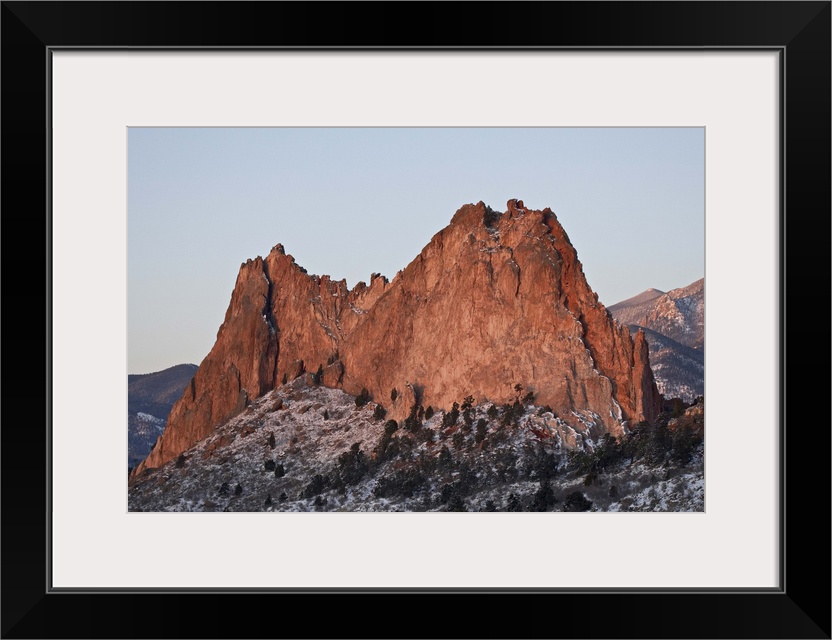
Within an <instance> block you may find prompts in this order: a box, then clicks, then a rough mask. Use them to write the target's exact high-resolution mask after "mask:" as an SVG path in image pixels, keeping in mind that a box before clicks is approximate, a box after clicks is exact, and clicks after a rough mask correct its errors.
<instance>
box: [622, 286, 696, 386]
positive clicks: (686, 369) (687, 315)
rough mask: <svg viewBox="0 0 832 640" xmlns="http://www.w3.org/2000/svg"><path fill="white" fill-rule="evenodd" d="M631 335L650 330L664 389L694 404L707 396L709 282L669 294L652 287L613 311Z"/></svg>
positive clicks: (656, 370) (652, 354)
mask: <svg viewBox="0 0 832 640" xmlns="http://www.w3.org/2000/svg"><path fill="white" fill-rule="evenodd" d="M609 311H610V313H611V314H612V315H613V317H615V319H616V320H618V321H619V322H621V323H622V324H626V325H627V326H628V327H629V329H630V331H632V332H636V331H639V330H643V331H644V335H645V338H646V340H647V343H648V344H649V345H650V364H651V367H652V369H653V374H654V375H655V377H656V384H657V385H658V388H659V391H660V392H661V393H662V394H664V395H665V396H666V397H668V398H670V397H677V398H682V399H683V400H686V401H688V402H690V401H692V400H693V399H694V398H696V397H698V396H701V395H703V394H704V393H705V353H704V344H705V280H704V279H702V280H697V281H696V282H694V283H693V284H690V285H688V286H687V287H682V288H679V289H673V290H672V291H668V292H667V293H664V292H662V291H659V290H658V289H648V290H647V291H644V292H642V293H640V294H639V295H637V296H634V297H632V298H629V299H628V300H624V301H623V302H619V303H617V304H614V305H612V306H611V307H609Z"/></svg>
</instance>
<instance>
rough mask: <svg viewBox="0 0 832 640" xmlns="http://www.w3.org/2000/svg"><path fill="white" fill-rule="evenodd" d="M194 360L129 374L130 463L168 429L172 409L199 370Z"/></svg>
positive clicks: (128, 437) (147, 450) (144, 452)
mask: <svg viewBox="0 0 832 640" xmlns="http://www.w3.org/2000/svg"><path fill="white" fill-rule="evenodd" d="M196 370H197V366H196V365H195V364H178V365H176V366H174V367H170V368H168V369H165V370H164V371H157V372H155V373H146V374H133V375H128V376H127V466H128V467H129V468H133V467H135V466H136V465H137V464H138V463H139V462H141V461H142V460H144V459H145V458H146V457H147V454H148V453H150V450H151V448H152V447H153V443H154V442H156V438H158V437H159V436H160V435H162V432H163V431H164V430H165V422H166V421H167V417H168V414H169V413H170V409H171V407H172V406H173V404H174V402H176V401H177V400H178V399H179V398H180V397H181V396H182V392H183V391H184V390H185V387H186V386H188V384H189V383H190V381H191V379H192V378H193V377H194V373H196Z"/></svg>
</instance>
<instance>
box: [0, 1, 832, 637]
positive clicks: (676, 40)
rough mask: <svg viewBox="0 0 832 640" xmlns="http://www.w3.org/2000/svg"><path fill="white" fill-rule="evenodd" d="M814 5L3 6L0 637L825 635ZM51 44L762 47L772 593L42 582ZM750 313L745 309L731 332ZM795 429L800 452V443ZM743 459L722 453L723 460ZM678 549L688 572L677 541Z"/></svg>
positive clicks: (823, 231)
mask: <svg viewBox="0 0 832 640" xmlns="http://www.w3.org/2000/svg"><path fill="white" fill-rule="evenodd" d="M830 15H831V14H830V2H828V1H825V2H644V3H642V2H574V3H573V2H550V3H482V4H479V3H459V4H457V3H395V4H394V3H389V4H388V3H370V4H366V5H365V4H363V3H333V4H325V3H282V2H277V3H272V2H89V3H87V2H2V13H0V20H1V21H2V23H1V26H2V32H0V45H1V46H2V80H1V81H2V87H1V88H2V156H1V159H2V170H3V171H2V195H1V196H0V197H1V198H2V200H0V204H1V205H2V211H3V222H4V223H5V225H4V226H5V227H6V228H5V231H6V233H5V234H4V235H3V247H2V248H3V252H2V265H3V273H2V298H3V303H4V307H5V313H3V316H2V336H3V340H4V346H5V347H6V350H5V354H4V358H3V360H2V380H3V385H2V399H3V405H2V409H3V412H2V417H3V423H2V427H3V428H2V430H0V444H2V450H0V451H1V454H2V467H1V468H0V473H2V484H1V485H0V491H2V501H1V502H0V508H2V516H3V518H2V542H1V545H2V546H1V547H0V552H2V562H1V563H0V575H1V580H2V605H1V606H2V610H1V611H0V613H2V629H0V631H1V632H2V637H4V638H34V637H37V638H59V637H60V638H75V637H84V638H99V637H110V638H114V637H138V638H154V637H202V638H213V637H267V636H268V637H271V636H284V637H287V636H294V637H350V636H362V637H439V636H448V637H454V636H460V637H495V636H501V637H573V638H594V637H606V638H634V637H639V638H746V637H748V638H829V637H830V630H831V629H832V624H830V595H832V594H830V582H831V581H830V557H829V547H830V511H829V506H830V455H829V452H830V429H829V418H828V410H827V407H828V400H829V397H830V396H829V389H830V379H829V376H828V374H827V373H820V374H819V373H817V371H812V372H811V375H804V373H806V372H807V371H808V370H807V369H806V368H805V367H806V365H805V364H804V362H805V361H806V358H805V354H806V353H807V351H808V352H811V353H812V354H817V353H820V354H821V358H822V362H823V363H824V365H823V366H822V367H821V369H823V370H824V371H826V367H825V354H828V353H829V345H828V342H827V341H828V337H829V325H828V318H829V315H828V311H829V307H830V269H829V265H830V210H831V207H830V76H831V75H832V74H830ZM378 25H382V26H383V28H379V26H378ZM69 47H72V48H87V49H93V48H96V49H99V48H100V49H110V48H117V49H124V48H129V47H142V48H184V49H191V50H201V49H206V50H207V49H213V48H217V47H226V48H249V47H254V48H258V47H279V48H310V47H311V48H321V47H323V48H336V49H337V48H345V49H346V48H350V49H352V48H364V49H385V48H412V49H414V50H420V49H423V48H426V47H430V48H441V49H447V48H463V49H468V50H474V51H476V50H490V49H493V48H508V49H512V48H514V49H525V48H530V47H540V48H581V49H584V48H590V49H593V48H605V49H621V50H635V49H643V50H656V49H667V48H692V49H701V50H723V49H767V50H776V51H778V52H779V54H780V61H781V78H782V79H784V80H785V82H784V83H782V92H781V98H780V99H781V114H782V115H781V118H782V120H781V138H780V139H781V185H782V186H783V187H784V188H783V189H781V216H780V232H781V239H782V242H781V247H780V252H781V254H780V265H781V268H780V277H781V308H780V327H781V334H782V338H781V343H780V362H781V367H782V374H781V382H780V395H781V402H780V416H779V418H780V425H781V451H782V452H783V457H782V461H781V470H782V473H781V482H780V488H781V495H782V504H783V509H782V511H781V513H782V518H781V522H780V532H781V540H782V554H781V559H780V577H781V580H780V587H779V588H777V589H773V590H755V591H749V590H735V591H732V590H720V591H714V590H704V591H703V590H696V589H689V590H676V591H674V592H665V591H652V592H651V591H645V590H631V591H630V590H618V591H603V590H601V591H599V590H591V589H584V590H580V591H569V592H545V591H540V590H538V591H521V592H502V593H501V592H498V591H489V592H473V593H472V592H467V593H466V592H450V591H432V590H423V591H422V592H420V593H418V596H417V595H416V593H413V592H411V591H408V590H402V592H401V593H398V592H389V591H381V592H372V591H338V592H327V591H314V590H313V591H311V592H309V593H269V592H257V591H244V592H232V591H230V590H229V591H227V592H223V591H220V590H206V591H205V592H200V593H194V592H188V593H184V592H182V593H179V592H171V591H167V592H154V591H152V590H148V591H147V592H139V591H138V590H136V591H131V592H119V593H115V592H108V591H107V590H104V589H101V590H96V591H87V592H76V593H58V592H55V591H54V590H52V589H51V588H50V586H49V585H50V580H49V564H48V554H47V548H48V547H47V545H48V535H49V526H50V517H49V501H48V495H49V494H48V490H47V489H48V486H49V483H51V482H55V481H58V479H55V478H52V476H51V464H50V458H49V455H48V452H49V448H48V438H49V427H50V413H49V397H50V395H49V394H50V389H51V384H52V383H53V382H54V381H52V380H51V379H50V377H49V376H50V373H49V371H50V370H49V357H50V351H49V336H50V335H51V334H50V322H51V316H50V308H49V304H50V300H51V297H50V295H51V292H50V290H49V282H50V280H49V273H50V271H49V269H50V268H54V266H52V265H51V263H50V255H51V253H50V251H51V249H50V237H49V229H50V224H49V220H50V217H49V216H50V191H49V185H50V173H49V170H50V164H49V160H50V148H49V142H50V139H49V135H48V133H49V124H50V110H49V104H48V96H49V82H50V75H49V70H50V55H51V53H50V52H51V51H54V50H57V49H61V48H69ZM787 267H788V268H787ZM807 281H809V282H810V283H811V284H810V287H811V291H812V292H813V296H814V297H812V298H808V299H807V298H806V297H805V296H804V294H803V293H802V292H803V291H804V290H805V289H804V288H805V284H806V282H807ZM798 292H800V293H798ZM790 303H791V304H790ZM789 310H791V313H790V314H789V313H788V311H789ZM761 312H764V311H761V310H749V322H753V317H754V314H755V313H761ZM818 317H819V318H822V319H823V320H824V322H823V326H821V327H813V326H812V325H813V323H812V321H811V320H810V318H818ZM789 338H791V339H789ZM818 342H820V344H818ZM787 346H788V347H791V348H790V349H789V348H787ZM789 373H791V374H792V375H788V374H789ZM789 390H791V393H788V391H789ZM761 393H764V392H763V391H761ZM737 402H741V403H746V402H754V398H738V399H737ZM790 425H791V428H790ZM808 425H811V430H812V434H811V444H810V443H808V442H806V441H802V440H801V437H802V436H801V435H800V434H805V432H806V430H807V427H808ZM79 426H80V425H79ZM789 436H791V437H789ZM742 456H743V452H737V457H738V461H739V462H738V469H739V468H741V465H742V463H741V460H742ZM141 552H144V553H152V551H150V552H149V551H147V550H141ZM619 552H626V550H624V551H619ZM483 561H484V562H487V559H484V560H483ZM678 561H679V562H684V550H683V549H680V556H679V558H678ZM242 595H245V596H246V597H245V598H242V597H241V596H242ZM301 601H303V604H309V605H311V607H312V608H313V611H314V610H317V611H319V612H320V613H321V615H320V616H318V617H317V619H315V620H314V621H308V620H307V619H306V618H305V617H304V616H302V615H301V613H300V612H299V611H298V610H297V607H298V605H299V604H301ZM382 611H392V612H393V615H394V617H395V618H396V619H400V620H401V624H400V625H397V626H395V627H393V628H391V627H390V626H388V625H385V624H384V623H382V622H381V620H382V617H381V614H380V612H382ZM431 612H433V613H431ZM446 619H451V620H453V624H452V626H450V627H449V626H447V623H445V622H442V621H443V620H446Z"/></svg>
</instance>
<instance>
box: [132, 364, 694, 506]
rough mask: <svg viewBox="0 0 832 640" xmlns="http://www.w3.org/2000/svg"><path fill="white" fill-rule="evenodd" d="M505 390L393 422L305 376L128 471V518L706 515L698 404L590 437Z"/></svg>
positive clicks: (520, 392) (378, 409)
mask: <svg viewBox="0 0 832 640" xmlns="http://www.w3.org/2000/svg"><path fill="white" fill-rule="evenodd" d="M514 393H515V397H514V400H513V401H512V402H507V403H505V404H503V405H496V404H492V403H484V404H479V405H473V398H471V397H469V398H460V402H458V403H456V404H454V405H452V407H451V408H450V409H449V411H447V412H444V411H434V410H433V408H432V407H430V406H428V407H426V408H425V407H422V408H420V409H418V410H416V411H414V412H413V414H412V415H409V416H408V417H407V418H406V419H405V420H401V421H398V422H397V421H395V420H390V419H388V416H387V415H385V409H384V407H383V406H381V405H378V404H376V403H374V402H372V401H365V400H364V398H363V397H361V396H359V397H358V398H355V397H353V396H350V395H348V394H346V393H345V392H343V391H342V390H340V389H330V388H326V387H324V386H320V385H319V384H318V381H317V378H316V376H314V375H312V374H306V375H303V376H301V377H299V378H297V379H296V380H294V381H293V382H290V383H288V384H286V385H282V386H280V387H278V388H277V389H275V390H274V391H271V392H268V393H266V394H264V395H263V396H261V397H260V398H259V399H257V400H254V401H253V402H251V403H250V404H249V405H248V407H247V408H246V409H245V410H244V411H243V412H242V413H241V414H239V415H238V416H236V417H234V418H232V419H231V420H229V421H228V422H227V423H225V424H223V425H221V426H220V427H218V428H217V429H215V430H214V432H213V433H212V434H211V435H210V436H208V437H207V438H205V439H204V440H202V441H200V442H199V443H197V444H196V445H195V446H193V447H191V448H190V449H188V450H186V451H184V452H182V453H181V454H179V455H178V456H177V457H176V458H175V459H173V460H171V461H169V462H167V463H165V464H163V465H162V466H161V467H159V468H157V469H145V470H144V471H142V472H141V473H139V474H137V475H136V476H135V477H134V478H133V479H132V481H131V483H130V488H129V498H128V503H129V509H130V510H131V511H702V510H703V509H704V471H703V461H702V453H703V448H702V438H703V425H704V421H703V420H704V414H703V411H702V405H701V404H700V405H697V406H695V407H690V408H687V407H686V405H683V404H676V405H674V406H673V407H672V408H671V409H672V411H673V413H672V414H671V413H662V414H660V415H659V416H658V418H657V420H656V423H655V424H654V425H651V426H648V425H641V426H634V427H633V429H632V430H631V431H630V432H629V433H628V434H627V435H624V436H621V437H620V438H617V439H616V438H615V437H614V436H612V434H605V435H603V436H601V437H599V438H597V439H593V438H591V437H590V436H589V435H588V434H587V433H586V432H584V433H581V432H580V431H578V430H576V429H573V428H572V427H571V426H570V425H569V423H568V421H567V420H565V419H564V418H565V416H564V417H562V416H559V415H557V413H556V412H555V411H553V410H552V408H551V407H547V406H537V405H535V404H534V399H533V397H531V396H529V395H528V393H527V392H526V390H525V389H517V390H514ZM524 399H525V402H524ZM686 409H687V410H686ZM673 416H676V417H675V418H673ZM588 418H590V419H591V417H583V416H580V419H588Z"/></svg>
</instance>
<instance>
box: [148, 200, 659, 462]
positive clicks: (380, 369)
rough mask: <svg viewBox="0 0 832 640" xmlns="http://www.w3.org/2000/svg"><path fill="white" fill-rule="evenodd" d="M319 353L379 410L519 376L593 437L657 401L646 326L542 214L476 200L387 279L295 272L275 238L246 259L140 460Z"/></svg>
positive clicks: (442, 403)
mask: <svg viewBox="0 0 832 640" xmlns="http://www.w3.org/2000/svg"><path fill="white" fill-rule="evenodd" d="M319 366H321V367H322V368H323V370H324V371H323V373H324V375H323V376H322V379H323V383H324V384H325V385H327V386H330V387H340V388H343V389H344V391H346V392H347V393H351V394H353V395H356V394H358V393H359V392H360V391H361V389H362V388H366V389H367V390H368V391H369V393H370V395H371V396H372V397H373V398H375V399H376V400H377V401H378V402H381V403H383V404H385V406H387V407H388V409H389V411H390V413H389V416H388V417H392V418H402V417H404V416H406V415H407V414H408V412H409V410H410V407H411V406H412V405H413V404H414V402H420V403H421V404H422V405H423V406H428V405H431V406H434V407H442V408H449V407H450V406H451V405H452V403H453V402H461V401H462V399H463V398H464V397H465V396H467V395H472V396H473V397H474V399H475V400H476V401H477V402H482V401H484V400H486V399H488V400H491V401H495V402H509V401H514V399H515V398H516V396H517V393H516V391H515V390H514V386H515V385H517V384H520V385H522V386H523V387H524V390H523V393H526V392H528V391H531V392H533V393H534V394H535V403H536V404H537V405H541V406H542V405H549V406H551V407H552V409H554V411H555V412H556V413H557V414H558V415H559V416H560V417H561V418H562V419H563V420H565V421H567V422H569V423H570V424H572V425H574V427H575V428H576V429H578V430H580V431H586V430H589V431H590V434H591V435H592V436H594V437H597V436H598V435H600V434H601V433H603V432H605V431H612V432H614V433H620V432H621V431H622V429H623V427H622V424H621V423H622V422H623V421H627V420H629V421H640V420H652V419H653V418H655V416H656V415H657V414H658V412H659V410H660V405H661V399H660V396H659V393H658V390H657V389H656V384H655V382H654V380H653V374H652V371H651V369H650V364H649V359H648V347H647V343H646V341H645V340H644V337H643V335H642V334H641V333H639V334H637V335H636V337H635V340H633V339H632V338H631V336H630V333H629V330H628V329H627V328H626V327H622V326H620V325H619V324H618V323H616V322H615V321H614V320H613V319H612V317H611V316H610V315H609V313H608V312H607V310H606V309H605V308H604V306H603V305H602V304H601V303H599V302H598V296H597V295H596V294H595V293H593V291H592V290H591V289H590V288H589V286H588V285H587V282H586V279H585V277H584V274H583V269H582V267H581V263H580V262H579V261H578V257H577V254H576V252H575V249H574V248H573V247H572V245H571V243H570V242H569V238H568V236H567V235H566V233H565V231H564V230H563V228H562V227H561V225H560V223H559V222H558V220H557V218H556V217H555V214H554V213H552V211H551V210H550V209H548V208H547V209H544V210H542V211H533V210H529V209H526V208H525V207H524V206H523V203H522V201H517V200H510V201H509V202H508V208H507V211H506V212H504V213H498V212H494V211H492V210H491V209H490V208H488V207H487V206H486V205H484V204H483V203H482V202H480V203H478V204H469V205H465V206H463V207H462V208H461V209H459V211H457V212H456V214H455V215H454V217H453V219H452V220H451V223H450V225H448V226H447V227H446V228H445V229H443V230H442V231H440V232H439V233H437V234H436V235H435V236H434V237H433V238H432V239H431V241H430V243H429V244H428V245H427V246H426V247H425V248H424V249H423V250H422V252H421V253H420V254H419V255H418V256H417V257H416V259H415V260H413V261H412V262H411V263H410V264H409V265H408V266H407V267H406V268H405V269H404V270H403V271H401V272H399V274H398V275H397V276H396V277H395V278H394V279H393V281H392V282H388V281H387V279H386V278H384V277H382V276H378V275H374V276H373V278H372V279H371V281H370V284H369V285H366V284H364V283H358V284H357V285H356V286H355V287H354V288H353V289H352V290H348V289H347V287H346V282H345V281H343V280H342V281H333V280H331V279H330V278H329V277H328V276H322V277H318V276H312V275H309V274H307V273H306V270H305V269H303V268H302V267H300V266H298V265H297V264H295V261H294V259H293V258H292V257H291V256H289V255H286V254H285V252H284V250H283V247H282V245H277V246H276V247H274V248H273V249H272V251H271V253H270V254H269V255H268V256H267V257H266V258H265V260H264V259H261V258H257V259H255V260H249V261H248V262H246V263H245V264H243V265H242V266H241V268H240V273H239V276H238V278H237V283H236V285H235V288H234V292H233V294H232V296H231V304H230V305H229V308H228V311H227V313H226V317H225V321H224V322H223V324H222V326H221V327H220V329H219V332H218V334H217V342H216V344H215V345H214V347H213V348H212V350H211V352H210V353H209V354H208V356H207V357H206V358H205V360H204V361H203V362H202V364H201V365H200V367H199V370H198V371H197V373H196V376H195V377H194V380H193V383H192V384H191V386H190V388H188V389H186V391H185V393H184V395H183V396H182V398H181V399H180V400H179V401H178V402H177V404H176V405H175V406H174V408H173V410H172V411H171V415H170V419H169V421H168V425H167V428H166V430H165V433H164V434H163V435H162V436H161V437H160V439H159V441H158V442H157V444H156V447H155V448H154V450H153V451H152V452H151V454H150V455H149V456H148V458H147V460H146V461H145V462H144V463H143V465H142V466H141V467H139V469H138V470H137V471H141V470H142V469H144V468H146V467H156V466H159V465H160V464H163V463H164V462H166V461H168V460H170V459H172V458H174V457H175V456H177V455H178V454H179V453H180V452H182V451H184V450H185V449H187V448H188V447H190V446H191V445H193V444H194V443H195V442H197V441H198V440H200V439H202V438H204V437H205V436H206V435H208V434H209V433H210V432H211V430H212V429H213V428H214V427H215V426H216V425H218V424H220V423H222V422H223V421H225V420H227V419H228V418H229V417H231V416H233V415H235V414H236V413H238V412H239V411H241V410H242V409H243V407H244V406H245V404H246V401H247V400H248V399H252V398H256V397H259V396H260V395H262V394H264V393H266V392H267V391H269V390H270V389H272V388H274V387H275V386H278V385H280V384H281V382H282V381H283V379H284V377H285V378H286V379H288V380H291V379H293V378H294V377H296V376H297V375H299V374H301V373H303V372H304V371H307V372H315V371H317V369H318V367H319ZM394 387H395V388H396V389H398V390H399V392H400V393H399V396H398V398H397V399H396V400H395V401H393V402H391V401H390V392H391V389H393V388H394ZM573 412H575V413H578V414H581V415H580V416H578V415H575V413H573Z"/></svg>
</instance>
